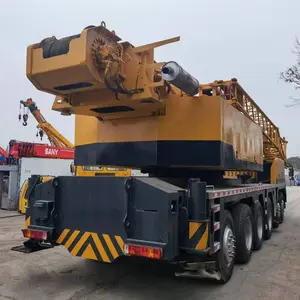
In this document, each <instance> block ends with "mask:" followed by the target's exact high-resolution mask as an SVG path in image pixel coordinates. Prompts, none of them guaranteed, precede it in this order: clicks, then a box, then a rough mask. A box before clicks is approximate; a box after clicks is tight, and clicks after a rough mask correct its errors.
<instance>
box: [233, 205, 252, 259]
mask: <svg viewBox="0 0 300 300" xmlns="http://www.w3.org/2000/svg"><path fill="white" fill-rule="evenodd" d="M233 219H234V227H235V232H236V262H237V263H241V264H244V263H247V262H249V260H250V258H251V255H252V249H253V216H252V212H251V209H250V207H249V206H248V205H247V204H244V203H241V204H238V206H236V207H235V208H234V210H233Z"/></svg>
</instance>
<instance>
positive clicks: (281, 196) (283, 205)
mask: <svg viewBox="0 0 300 300" xmlns="http://www.w3.org/2000/svg"><path fill="white" fill-rule="evenodd" d="M279 205H280V215H279V221H280V223H283V222H284V210H285V202H284V196H283V193H279Z"/></svg>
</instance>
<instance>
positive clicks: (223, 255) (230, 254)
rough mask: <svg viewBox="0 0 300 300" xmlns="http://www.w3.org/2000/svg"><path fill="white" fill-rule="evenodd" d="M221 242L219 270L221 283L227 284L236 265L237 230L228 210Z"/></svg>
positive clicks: (225, 213)
mask: <svg viewBox="0 0 300 300" xmlns="http://www.w3.org/2000/svg"><path fill="white" fill-rule="evenodd" d="M224 239H226V242H224ZM220 240H221V248H220V251H219V253H218V256H217V268H218V270H219V272H220V275H221V278H220V280H219V283H226V282H228V281H229V280H230V278H231V276H232V273H233V269H234V264H235V229H234V222H233V219H232V216H231V213H230V212H229V211H228V210H225V211H224V226H222V232H221V239H220ZM228 242H230V244H229V246H230V247H228ZM228 249H229V251H228Z"/></svg>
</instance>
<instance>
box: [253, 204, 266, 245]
mask: <svg viewBox="0 0 300 300" xmlns="http://www.w3.org/2000/svg"><path fill="white" fill-rule="evenodd" d="M253 233H254V234H253V236H254V238H253V249H254V250H259V249H260V248H261V247H262V244H263V235H264V214H263V208H262V206H261V204H260V202H259V201H255V202H254V215H253Z"/></svg>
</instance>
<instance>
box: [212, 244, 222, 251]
mask: <svg viewBox="0 0 300 300" xmlns="http://www.w3.org/2000/svg"><path fill="white" fill-rule="evenodd" d="M220 248H221V244H220V242H215V243H214V248H213V252H214V253H215V252H217V251H219V250H220Z"/></svg>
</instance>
